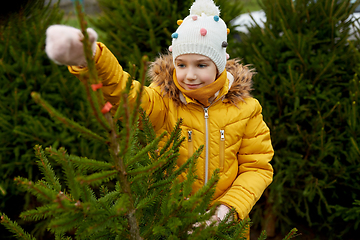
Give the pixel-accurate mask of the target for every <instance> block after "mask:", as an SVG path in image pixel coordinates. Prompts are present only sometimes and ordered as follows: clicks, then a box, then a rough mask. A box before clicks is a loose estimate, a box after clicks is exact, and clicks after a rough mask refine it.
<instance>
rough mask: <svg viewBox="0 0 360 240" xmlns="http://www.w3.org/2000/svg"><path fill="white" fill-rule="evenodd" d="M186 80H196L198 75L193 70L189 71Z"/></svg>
mask: <svg viewBox="0 0 360 240" xmlns="http://www.w3.org/2000/svg"><path fill="white" fill-rule="evenodd" d="M186 78H187V79H188V80H195V79H196V73H195V71H194V70H193V69H189V71H188V72H187V74H186Z"/></svg>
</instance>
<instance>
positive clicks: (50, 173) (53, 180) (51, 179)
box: [34, 145, 61, 192]
mask: <svg viewBox="0 0 360 240" xmlns="http://www.w3.org/2000/svg"><path fill="white" fill-rule="evenodd" d="M34 149H35V155H36V156H37V158H38V159H39V160H38V161H37V163H38V166H39V168H40V171H41V172H42V173H43V174H44V177H45V180H46V181H47V183H48V184H49V185H50V186H51V187H52V188H53V189H54V190H55V191H58V192H59V191H61V185H60V182H59V179H58V178H57V177H56V175H55V172H54V170H53V169H52V167H51V165H50V163H49V161H48V159H47V158H46V155H45V153H44V151H43V150H42V147H41V146H40V145H36V146H35V147H34Z"/></svg>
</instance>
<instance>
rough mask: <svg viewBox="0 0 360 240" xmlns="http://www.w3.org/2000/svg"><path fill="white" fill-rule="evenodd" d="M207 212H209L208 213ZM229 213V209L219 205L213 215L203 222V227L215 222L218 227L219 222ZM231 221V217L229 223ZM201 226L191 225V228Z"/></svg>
mask: <svg viewBox="0 0 360 240" xmlns="http://www.w3.org/2000/svg"><path fill="white" fill-rule="evenodd" d="M208 212H209V211H208ZM229 212H230V208H228V207H227V206H225V205H223V204H221V205H220V206H218V207H217V209H216V211H215V214H214V215H213V216H211V217H210V219H209V220H207V221H205V226H210V224H211V223H213V222H215V225H218V224H219V222H220V221H223V220H224V219H225V217H226V215H227V214H228V213H229ZM231 220H232V217H230V218H229V221H231ZM201 225H202V224H201V223H199V222H197V223H195V224H194V225H193V227H200V226H201ZM192 233H193V231H192V230H190V231H188V234H192Z"/></svg>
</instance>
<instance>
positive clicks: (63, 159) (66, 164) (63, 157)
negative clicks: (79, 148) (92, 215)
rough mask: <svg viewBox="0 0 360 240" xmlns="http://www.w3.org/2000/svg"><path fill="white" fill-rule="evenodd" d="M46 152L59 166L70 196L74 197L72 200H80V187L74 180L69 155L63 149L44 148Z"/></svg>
mask: <svg viewBox="0 0 360 240" xmlns="http://www.w3.org/2000/svg"><path fill="white" fill-rule="evenodd" d="M46 151H47V152H49V153H51V154H50V156H51V157H52V158H53V159H54V160H55V161H57V162H58V163H60V164H61V166H62V168H63V171H64V174H65V178H66V181H67V184H68V187H69V190H70V194H71V195H72V196H73V197H74V199H79V198H80V195H81V194H80V186H79V183H78V182H77V181H76V180H75V178H76V174H75V170H74V168H73V166H72V163H71V161H70V160H69V158H70V157H69V155H68V154H67V153H66V151H65V149H64V148H60V149H59V150H55V149H53V148H51V147H49V148H46Z"/></svg>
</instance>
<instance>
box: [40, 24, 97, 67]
mask: <svg viewBox="0 0 360 240" xmlns="http://www.w3.org/2000/svg"><path fill="white" fill-rule="evenodd" d="M87 33H88V34H89V40H90V44H91V49H92V51H93V57H94V56H95V53H96V40H97V37H98V35H97V33H96V32H95V31H94V30H93V29H91V28H88V29H87ZM83 39H84V35H83V34H82V33H81V31H80V30H79V29H76V28H73V27H69V26H65V25H52V26H50V27H49V28H48V29H47V30H46V47H45V51H46V54H47V55H48V57H49V58H50V59H51V60H53V61H54V62H55V63H57V64H59V65H70V66H81V67H86V66H87V63H86V59H85V54H84V49H83V43H82V41H83Z"/></svg>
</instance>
